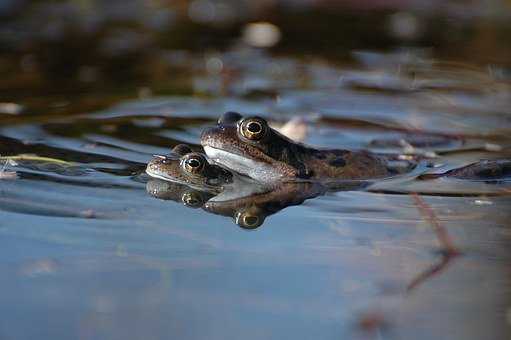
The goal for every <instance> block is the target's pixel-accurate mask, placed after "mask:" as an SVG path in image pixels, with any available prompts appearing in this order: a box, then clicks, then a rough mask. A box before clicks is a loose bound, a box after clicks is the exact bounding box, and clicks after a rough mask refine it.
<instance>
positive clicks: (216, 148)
mask: <svg viewBox="0 0 511 340" xmlns="http://www.w3.org/2000/svg"><path fill="white" fill-rule="evenodd" d="M201 144H202V146H203V147H204V151H205V152H206V154H207V155H208V157H209V158H211V159H212V160H213V161H215V162H217V163H219V164H221V165H223V166H225V167H227V168H229V169H231V170H233V171H236V172H239V173H241V174H244V175H247V176H249V177H252V178H254V179H256V180H259V181H262V182H267V183H268V182H276V181H281V180H286V179H313V180H322V179H327V180H328V179H338V180H360V179H373V178H382V177H389V176H391V175H393V174H395V172H393V171H392V170H391V169H389V167H388V166H387V162H386V161H385V160H384V159H383V158H381V157H379V156H377V155H375V154H372V153H370V152H367V151H349V150H336V149H331V150H327V149H325V150H320V149H315V148H312V147H310V146H306V145H304V144H301V143H296V142H294V141H292V140H291V139H289V138H287V137H285V136H283V135H281V134H280V133H278V132H277V131H275V130H274V129H272V128H270V127H269V125H268V123H267V122H266V120H264V119H263V118H260V117H247V118H243V117H242V116H241V115H240V114H239V113H235V112H227V113H225V114H224V115H223V116H222V117H220V119H219V121H218V125H217V126H216V127H213V128H210V129H207V130H205V131H204V132H203V133H202V135H201Z"/></svg>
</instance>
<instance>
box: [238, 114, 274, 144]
mask: <svg viewBox="0 0 511 340" xmlns="http://www.w3.org/2000/svg"><path fill="white" fill-rule="evenodd" d="M238 129H239V133H240V134H241V135H242V136H243V137H245V138H246V139H249V140H261V139H262V138H263V137H264V136H265V135H266V133H267V132H268V124H267V123H266V121H265V120H264V119H262V118H257V117H256V118H247V119H244V120H242V121H241V122H240V123H239V127H238Z"/></svg>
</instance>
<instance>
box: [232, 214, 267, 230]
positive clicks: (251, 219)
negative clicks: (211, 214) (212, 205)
mask: <svg viewBox="0 0 511 340" xmlns="http://www.w3.org/2000/svg"><path fill="white" fill-rule="evenodd" d="M234 219H235V223H236V224H237V225H239V226H240V227H242V228H244V229H255V228H257V227H260V226H261V224H263V222H264V220H263V219H262V218H261V217H260V216H258V215H255V214H252V213H250V212H248V211H240V212H238V213H237V214H236V215H235V216H234Z"/></svg>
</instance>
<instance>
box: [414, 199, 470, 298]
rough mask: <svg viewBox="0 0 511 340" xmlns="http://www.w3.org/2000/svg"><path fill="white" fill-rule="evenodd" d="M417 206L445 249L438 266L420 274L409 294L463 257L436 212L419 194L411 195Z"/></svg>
mask: <svg viewBox="0 0 511 340" xmlns="http://www.w3.org/2000/svg"><path fill="white" fill-rule="evenodd" d="M410 196H411V197H412V199H413V201H414V203H415V205H416V206H417V208H418V209H419V212H420V213H421V215H422V216H423V217H424V218H425V219H426V220H427V221H428V222H429V224H430V225H431V226H432V227H433V231H434V232H435V234H436V236H437V238H438V240H439V242H440V244H441V245H442V247H443V251H442V253H441V256H442V258H441V260H440V262H438V263H437V264H435V265H433V266H431V267H430V268H428V269H427V270H426V271H424V272H421V273H419V275H417V276H416V277H415V278H414V279H413V280H412V281H411V282H410V283H409V284H408V286H407V288H406V290H407V291H408V292H410V291H412V290H413V289H415V288H417V287H418V286H419V285H420V284H421V283H422V282H424V281H426V280H427V279H429V278H430V277H432V276H434V275H436V274H439V273H441V272H442V271H443V270H445V269H446V268H447V265H448V264H449V263H450V262H451V261H452V260H453V259H454V258H455V257H457V256H459V255H461V252H460V251H459V250H458V248H457V247H456V246H455V245H454V242H453V241H452V239H451V237H450V236H449V234H448V233H447V230H446V229H445V227H444V226H442V225H441V224H440V222H439V221H438V218H437V217H436V215H435V212H434V211H433V209H431V207H430V206H429V205H428V204H427V203H426V202H424V200H423V199H422V197H421V196H420V195H419V194H417V193H411V194H410Z"/></svg>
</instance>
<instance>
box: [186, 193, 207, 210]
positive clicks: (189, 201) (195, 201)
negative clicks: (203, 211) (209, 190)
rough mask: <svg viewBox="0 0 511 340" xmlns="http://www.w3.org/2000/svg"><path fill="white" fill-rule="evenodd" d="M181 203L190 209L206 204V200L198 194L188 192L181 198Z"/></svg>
mask: <svg viewBox="0 0 511 340" xmlns="http://www.w3.org/2000/svg"><path fill="white" fill-rule="evenodd" d="M181 201H182V202H183V204H184V205H186V206H187V207H190V208H198V207H201V206H202V205H203V204H204V200H203V199H202V196H201V195H199V194H197V193H196V192H186V193H184V194H183V196H182V197H181Z"/></svg>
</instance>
